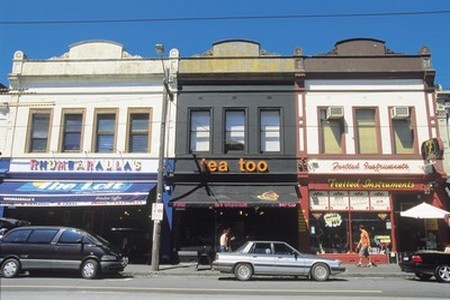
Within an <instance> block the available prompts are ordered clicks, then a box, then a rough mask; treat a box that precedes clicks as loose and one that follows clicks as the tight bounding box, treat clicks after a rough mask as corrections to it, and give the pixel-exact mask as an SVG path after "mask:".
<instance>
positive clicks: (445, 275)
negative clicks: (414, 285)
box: [434, 265, 450, 283]
mask: <svg viewBox="0 0 450 300" xmlns="http://www.w3.org/2000/svg"><path fill="white" fill-rule="evenodd" d="M434 275H435V276H436V279H437V280H438V281H439V282H447V283H450V266H448V265H440V266H438V267H437V268H436V271H435V272H434Z"/></svg>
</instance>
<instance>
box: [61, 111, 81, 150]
mask: <svg viewBox="0 0 450 300" xmlns="http://www.w3.org/2000/svg"><path fill="white" fill-rule="evenodd" d="M76 114H79V115H81V130H80V144H79V147H80V149H79V150H64V142H65V134H66V131H65V128H66V127H65V122H64V121H65V120H66V119H65V117H66V115H76ZM85 121H86V110H85V109H84V108H65V109H63V110H62V111H61V123H60V124H61V130H60V134H59V152H62V153H81V151H82V150H83V141H84V129H85V127H86V126H85Z"/></svg>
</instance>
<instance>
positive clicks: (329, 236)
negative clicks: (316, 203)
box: [310, 212, 350, 253]
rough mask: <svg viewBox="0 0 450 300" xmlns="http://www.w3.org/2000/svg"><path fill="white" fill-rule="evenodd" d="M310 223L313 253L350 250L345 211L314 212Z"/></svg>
mask: <svg viewBox="0 0 450 300" xmlns="http://www.w3.org/2000/svg"><path fill="white" fill-rule="evenodd" d="M310 224H311V227H310V237H311V250H312V251H313V252H314V253H347V252H348V251H349V250H350V247H349V241H350V238H349V231H348V213H347V212H345V213H343V212H339V213H338V212H317V213H316V212H314V213H312V214H311V217H310Z"/></svg>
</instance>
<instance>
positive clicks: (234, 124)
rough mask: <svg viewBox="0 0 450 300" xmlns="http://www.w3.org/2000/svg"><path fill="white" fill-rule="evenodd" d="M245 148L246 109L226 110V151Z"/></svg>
mask: <svg viewBox="0 0 450 300" xmlns="http://www.w3.org/2000/svg"><path fill="white" fill-rule="evenodd" d="M244 150H245V111H244V110H228V111H226V112H225V153H228V152H234V151H244Z"/></svg>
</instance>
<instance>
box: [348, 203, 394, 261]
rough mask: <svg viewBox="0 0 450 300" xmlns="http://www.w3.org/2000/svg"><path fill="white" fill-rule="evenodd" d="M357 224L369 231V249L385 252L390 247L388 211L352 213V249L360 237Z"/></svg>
mask: <svg viewBox="0 0 450 300" xmlns="http://www.w3.org/2000/svg"><path fill="white" fill-rule="evenodd" d="M359 225H363V226H364V228H365V229H366V230H367V232H368V233H369V237H370V246H371V248H372V249H371V250H372V251H373V252H375V253H385V252H387V251H390V249H391V224H390V218H389V213H381V212H378V213H373V212H357V213H352V234H353V249H354V251H356V245H357V244H358V242H359V239H360V232H359Z"/></svg>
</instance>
